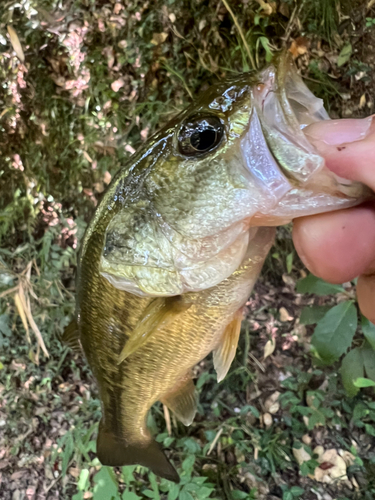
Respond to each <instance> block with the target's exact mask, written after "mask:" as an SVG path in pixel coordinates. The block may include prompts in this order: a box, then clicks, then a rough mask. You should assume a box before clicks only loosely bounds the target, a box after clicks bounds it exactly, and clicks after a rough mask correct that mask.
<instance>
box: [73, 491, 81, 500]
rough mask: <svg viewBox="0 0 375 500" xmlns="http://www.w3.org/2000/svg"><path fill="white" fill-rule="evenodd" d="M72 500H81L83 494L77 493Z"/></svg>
mask: <svg viewBox="0 0 375 500" xmlns="http://www.w3.org/2000/svg"><path fill="white" fill-rule="evenodd" d="M72 500H83V492H82V491H79V492H78V493H76V494H75V495H73V496H72Z"/></svg>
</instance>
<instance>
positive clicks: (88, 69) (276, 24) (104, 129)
mask: <svg viewBox="0 0 375 500" xmlns="http://www.w3.org/2000/svg"><path fill="white" fill-rule="evenodd" d="M339 4H340V5H339ZM117 5H120V6H121V5H122V4H117ZM126 6H127V8H126V10H124V9H121V8H120V7H115V5H114V4H112V3H110V2H108V3H107V2H105V1H104V0H103V1H100V2H92V1H86V0H76V1H75V2H73V3H71V4H70V5H69V6H68V5H67V4H66V5H65V4H61V3H60V2H57V1H54V0H45V1H36V0H31V1H30V2H24V3H22V2H21V3H17V4H16V2H14V1H13V0H9V1H7V2H4V3H3V4H2V5H1V6H0V83H1V85H0V104H1V106H0V145H1V156H0V189H1V193H2V196H1V198H0V240H1V245H0V246H1V248H0V349H1V350H0V394H1V400H2V401H1V402H0V425H2V426H3V427H2V428H4V433H1V435H0V470H1V471H4V475H3V482H2V483H1V484H0V495H1V497H2V498H4V499H5V500H7V499H8V498H9V499H10V498H17V495H19V496H20V497H21V495H23V494H24V493H25V491H26V489H27V488H28V487H31V488H34V487H35V492H36V493H37V494H38V495H39V496H40V498H51V499H52V498H56V496H57V495H58V494H59V495H60V497H62V498H73V499H74V500H80V499H83V498H93V499H94V500H100V499H101V498H102V499H103V498H105V500H110V496H112V497H113V498H114V499H116V500H117V499H118V498H121V499H124V500H136V499H137V498H141V499H145V498H154V499H159V498H160V499H164V498H167V499H168V500H174V499H176V498H179V499H182V500H191V499H201V498H202V499H203V498H211V499H212V498H218V499H229V500H231V499H233V500H236V499H242V498H243V499H249V500H250V499H256V498H258V499H261V498H268V497H269V496H270V495H273V496H274V497H275V496H276V497H277V498H283V499H285V500H292V499H293V498H306V500H307V499H310V498H311V495H312V494H313V493H311V492H312V491H317V492H318V493H319V492H321V491H322V490H321V485H320V484H319V483H317V482H316V481H314V479H312V478H311V477H309V474H310V475H313V474H314V470H315V466H316V463H317V462H316V460H317V457H316V456H315V455H314V454H313V445H314V446H315V445H317V444H322V445H324V447H325V448H326V449H327V448H335V449H342V450H344V451H347V452H349V453H350V454H351V456H353V457H354V458H353V463H352V464H351V465H350V466H349V467H348V478H349V479H350V480H352V478H354V479H355V480H356V482H357V484H358V488H355V487H352V488H351V489H350V488H349V486H348V484H346V483H344V484H342V483H340V484H339V483H334V484H332V485H328V486H327V487H326V488H327V489H328V491H329V492H330V493H331V494H332V496H333V497H334V498H340V499H341V500H344V498H358V499H362V498H368V499H370V498H373V497H374V495H375V485H374V479H373V478H374V477H375V457H374V454H373V451H372V449H373V447H372V444H373V439H374V435H375V408H374V403H373V395H372V392H371V390H364V391H362V392H360V393H359V394H358V395H356V396H355V398H348V397H347V396H346V395H345V393H344V390H343V388H342V385H341V381H340V378H339V377H337V375H336V373H337V370H338V365H337V364H336V365H334V366H333V367H332V368H324V369H322V368H319V369H318V368H316V366H314V364H313V362H312V357H311V355H310V354H309V353H308V352H306V351H307V347H306V346H308V345H309V344H308V342H307V340H306V338H305V337H306V334H307V338H308V337H309V334H310V333H312V327H311V326H310V325H307V326H306V327H305V326H304V325H301V322H300V321H299V320H300V316H301V311H302V308H303V306H306V305H310V303H311V300H313V299H312V298H311V297H312V296H308V297H307V298H306V297H302V298H301V297H299V298H298V300H297V299H296V291H295V286H296V281H297V280H298V279H299V278H300V277H301V274H302V275H303V272H304V271H303V269H302V265H301V263H300V261H299V260H298V257H297V256H296V253H295V251H294V249H293V246H292V242H291V234H290V229H289V228H282V229H281V230H280V231H279V233H278V239H277V242H276V246H275V247H274V249H273V250H272V252H271V254H270V256H269V257H268V260H267V263H266V266H265V269H264V273H263V278H262V279H261V280H260V282H259V283H258V285H257V288H256V290H255V292H254V294H253V295H252V297H251V300H250V301H249V305H248V310H249V314H248V320H247V321H246V322H244V326H243V329H244V331H243V335H242V337H241V342H240V346H239V350H238V353H237V356H236V359H235V362H234V364H233V366H232V368H231V371H230V373H229V375H228V377H227V378H226V380H225V381H224V382H223V383H222V384H219V385H218V384H217V383H216V378H215V375H214V374H213V372H212V363H211V361H210V360H206V361H204V362H202V363H201V364H200V365H199V366H198V367H196V378H197V380H196V384H197V388H198V390H199V392H200V406H199V412H198V416H197V418H196V420H195V422H194V424H193V425H192V426H191V427H189V428H185V427H184V426H182V425H181V424H178V423H177V422H175V421H174V419H173V418H172V420H171V424H170V426H169V425H167V423H166V420H165V415H164V412H163V408H162V407H161V406H160V405H156V406H155V407H154V408H153V409H152V412H151V414H150V418H149V426H150V428H151V429H152V430H153V431H154V433H155V434H156V435H157V440H158V441H159V442H160V443H162V444H163V446H164V447H165V448H167V450H168V453H169V454H170V456H171V458H172V460H173V461H174V463H175V464H176V466H177V468H178V469H179V472H180V473H181V477H182V481H181V485H179V486H172V485H171V484H169V483H168V482H167V481H164V480H159V479H158V478H156V477H155V476H153V475H152V474H149V473H148V472H147V471H146V470H144V469H142V468H140V467H133V468H128V467H124V468H121V469H114V470H112V469H110V468H105V467H101V466H100V464H99V462H98V460H97V459H96V458H95V453H94V452H95V438H96V432H97V423H98V421H99V418H100V406H99V401H98V399H97V392H96V388H95V384H94V381H93V379H92V375H91V372H90V370H89V369H88V367H87V365H86V363H85V361H84V360H83V359H82V358H80V357H79V356H77V355H75V354H73V353H71V352H70V351H69V350H68V349H66V348H65V347H63V346H62V345H61V343H60V340H59V338H60V336H61V334H62V332H63V329H64V327H65V326H66V325H67V324H68V323H69V321H70V319H71V316H72V314H73V310H74V292H75V281H74V280H75V272H76V263H77V249H78V248H79V241H80V239H81V237H82V234H83V232H84V229H85V227H86V224H87V222H88V220H89V218H90V217H91V215H92V213H93V211H94V209H95V206H96V204H97V202H98V200H99V199H100V196H101V193H102V192H103V190H104V189H105V186H106V185H107V183H108V181H109V178H110V176H111V175H113V174H114V173H115V172H116V171H117V170H118V169H119V168H120V165H121V164H123V162H124V161H126V160H127V159H128V158H129V157H130V154H131V152H132V150H133V149H136V148H137V147H138V146H139V145H140V144H141V143H142V142H143V141H144V140H145V139H146V137H147V136H149V135H150V134H151V133H152V132H153V131H155V130H156V129H157V128H158V127H160V126H161V125H163V124H164V123H166V122H167V121H168V119H169V118H171V117H172V116H173V115H175V114H176V113H177V112H178V111H179V110H181V109H182V108H183V107H184V106H185V105H186V104H187V103H188V102H190V101H191V99H192V98H194V96H195V95H196V93H197V92H199V91H204V90H205V88H207V86H208V85H209V84H211V83H213V82H215V81H217V80H218V79H221V78H223V77H225V76H226V75H229V74H232V73H240V72H242V71H248V70H251V69H253V68H254V67H261V66H262V65H263V64H264V63H265V62H266V60H268V59H269V58H270V56H271V55H272V53H273V52H275V51H276V50H277V49H279V48H281V47H282V46H284V45H285V44H287V45H288V44H289V45H290V43H291V42H292V41H293V40H296V39H298V37H300V36H303V37H305V38H306V43H305V42H303V43H302V46H306V52H305V53H304V54H302V55H301V57H299V59H298V61H297V63H298V65H299V66H300V68H301V70H302V73H303V75H304V76H305V77H306V82H307V84H308V85H309V86H311V88H312V90H313V91H314V92H315V93H317V94H318V95H319V96H320V97H322V98H323V99H324V100H325V102H326V104H327V105H328V104H329V109H330V112H331V113H332V114H333V115H335V114H336V115H343V114H346V113H349V112H351V113H352V115H353V116H358V115H359V114H362V115H363V114H367V113H369V112H371V110H372V109H371V108H370V106H367V107H366V108H365V109H359V108H358V106H357V107H355V105H354V104H353V103H356V102H359V97H360V96H361V95H362V94H363V93H365V94H366V92H367V94H368V93H369V89H370V85H371V67H370V63H369V60H368V58H367V56H366V52H365V47H362V46H358V44H357V52H356V53H355V54H354V53H353V56H352V57H351V58H350V60H349V61H348V62H347V63H346V64H345V65H343V66H342V67H338V66H337V64H336V63H335V60H337V57H338V54H339V53H340V51H341V50H342V47H343V46H344V44H347V43H353V45H354V43H355V34H353V33H351V32H350V31H348V30H346V31H340V35H337V29H336V28H338V27H339V25H340V19H341V18H340V16H339V15H338V14H336V13H337V12H338V10H337V7H338V6H340V9H341V11H342V12H343V13H344V14H345V13H347V12H348V11H347V10H345V9H348V8H349V7H348V6H347V5H346V4H344V3H342V2H341V3H338V2H335V1H333V0H325V1H314V2H303V1H300V0H298V2H294V1H292V0H291V1H283V2H278V3H273V2H269V3H268V7H267V5H266V4H263V3H262V2H255V1H254V2H239V1H231V2H229V0H228V1H226V2H224V3H217V2H213V1H208V2H194V3H192V2H185V1H183V0H175V1H171V0H170V1H169V2H158V1H155V2H153V3H150V4H149V5H148V4H145V3H144V2H137V1H134V2H127V3H126ZM66 9H69V10H66ZM114 9H120V10H115V11H114ZM270 9H271V10H270ZM374 15H375V13H374V12H372V11H370V12H367V13H366V17H367V18H368V19H370V18H371V19H372V18H373V17H374ZM366 17H365V15H364V16H363V19H362V20H360V21H359V24H358V26H357V29H358V30H362V31H361V33H363V36H364V37H365V36H370V35H371V30H372V26H373V23H370V22H369V21H368V20H367V21H366ZM10 22H11V23H12V25H13V26H14V28H15V29H16V31H17V32H18V35H19V38H20V41H21V44H22V46H23V49H24V52H25V54H26V63H25V67H23V66H22V65H20V64H19V62H18V60H17V59H16V58H15V57H14V56H13V55H12V52H11V49H10V45H9V41H8V39H7V36H6V30H5V26H6V24H8V23H10ZM370 24H371V25H370ZM286 35H287V36H286ZM161 40H162V41H161ZM304 43H305V45H304ZM364 45H365V44H364ZM320 50H323V52H324V54H325V56H324V57H322V56H321V54H320V52H319V51H320ZM335 58H336V59H335ZM77 61H78V63H77ZM327 61H328V62H327ZM330 61H333V62H330ZM327 65H328V66H327ZM327 68H328V69H327ZM88 74H89V75H90V78H88ZM358 74H360V75H361V78H359V79H358V80H357V75H358ZM353 81H355V82H356V85H355V88H354V87H353V85H352V83H353ZM114 82H116V85H114ZM82 87H83V88H82ZM348 93H349V94H350V96H351V99H346V100H344V99H343V96H344V97H345V96H347V95H348ZM368 102H369V104H371V102H370V101H368ZM20 286H21V287H22V290H23V291H24V295H25V300H26V299H27V297H28V300H29V306H28V305H27V303H26V306H25V307H24V308H22V307H21V308H19V307H17V300H15V297H16V293H18V294H19V293H20ZM297 297H298V296H297ZM314 300H315V301H317V302H318V305H324V304H325V303H324V304H321V303H320V302H321V301H322V300H323V299H322V298H321V297H318V298H315V299H314ZM324 300H326V299H324ZM327 300H328V299H327ZM296 301H297V302H296ZM319 301H320V302H319ZM26 302H27V300H26ZM327 303H329V304H330V305H334V304H335V303H336V299H335V298H331V299H330V301H328V302H327ZM281 308H286V309H287V311H288V313H289V315H291V317H292V319H291V320H290V321H287V322H283V321H281V320H280V310H281ZM27 312H29V313H30V314H31V316H32V319H33V320H34V321H35V324H36V325H37V327H38V328H39V329H40V331H41V334H42V336H43V339H44V342H45V344H46V348H47V350H48V353H49V357H48V358H47V357H46V356H44V355H43V353H42V352H41V349H40V346H38V342H37V339H36V337H35V330H34V329H33V327H32V322H30V318H29V319H28V317H27V315H26V313H27ZM23 314H24V315H25V317H24V318H22V315H23ZM25 326H26V327H27V329H28V331H29V334H28V335H29V338H28V336H27V332H26V330H25ZM275 329H276V330H275ZM275 331H276V332H277V335H276V333H275ZM291 332H292V333H291ZM306 332H307V333H306ZM273 335H276V339H277V340H276V350H275V352H274V354H273V356H271V357H269V358H267V359H266V360H262V359H263V355H264V347H265V344H266V342H267V341H268V340H270V338H272V336H273ZM36 363H39V364H36ZM276 391H278V392H280V393H281V395H280V399H279V408H278V410H277V411H276V412H275V413H272V414H271V418H272V424H271V425H266V423H265V418H264V415H265V414H266V413H268V412H267V411H266V401H267V398H269V397H270V396H272V395H273V394H275V392H276ZM311 401H315V402H316V403H315V404H314V405H311V404H310V405H309V404H308V402H311ZM304 417H305V418H304ZM306 419H307V420H306ZM3 422H4V423H5V424H4V425H3ZM306 422H307V423H306ZM313 424H314V425H313ZM306 434H308V435H309V436H310V438H311V439H312V444H311V445H306V444H305V443H304V441H303V439H304V436H306ZM353 442H354V443H355V445H354V444H353ZM301 443H303V446H304V447H306V450H305V451H306V453H309V454H310V456H311V458H310V459H309V460H307V461H305V462H304V463H302V464H299V463H298V462H297V460H296V458H295V456H294V452H293V450H294V449H295V447H298V446H300V444H301ZM12 478H13V479H12ZM350 484H352V485H353V484H354V483H353V482H352V483H350ZM16 491H19V493H16ZM315 496H316V495H314V497H315Z"/></svg>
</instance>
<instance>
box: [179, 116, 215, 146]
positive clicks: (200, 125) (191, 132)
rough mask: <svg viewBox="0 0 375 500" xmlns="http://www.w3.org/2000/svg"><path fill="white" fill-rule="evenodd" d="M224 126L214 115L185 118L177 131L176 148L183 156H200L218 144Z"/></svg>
mask: <svg viewBox="0 0 375 500" xmlns="http://www.w3.org/2000/svg"><path fill="white" fill-rule="evenodd" d="M223 135H224V126H223V124H222V122H221V120H220V118H219V117H217V116H215V115H210V114H207V115H195V116H191V117H189V118H187V119H186V120H185V122H184V123H183V125H182V127H181V128H180V131H179V133H178V149H179V152H180V153H181V154H183V155H184V156H200V155H203V154H204V153H207V152H208V151H212V150H213V149H214V148H216V146H218V145H219V143H220V142H221V139H222V137H223Z"/></svg>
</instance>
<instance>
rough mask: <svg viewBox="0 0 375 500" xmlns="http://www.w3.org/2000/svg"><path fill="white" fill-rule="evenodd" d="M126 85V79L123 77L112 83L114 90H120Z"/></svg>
mask: <svg viewBox="0 0 375 500" xmlns="http://www.w3.org/2000/svg"><path fill="white" fill-rule="evenodd" d="M124 85H125V82H124V80H123V79H122V78H119V79H118V80H115V81H114V82H112V83H111V89H112V90H113V92H118V91H119V90H120V89H121V87H123V86H124Z"/></svg>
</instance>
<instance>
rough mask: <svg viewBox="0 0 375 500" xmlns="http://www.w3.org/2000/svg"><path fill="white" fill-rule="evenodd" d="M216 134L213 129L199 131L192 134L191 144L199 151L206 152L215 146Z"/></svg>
mask: <svg viewBox="0 0 375 500" xmlns="http://www.w3.org/2000/svg"><path fill="white" fill-rule="evenodd" d="M215 141H216V132H215V130H214V129H213V128H206V129H204V130H197V131H195V132H193V133H192V134H191V137H190V144H191V145H192V146H193V148H194V149H197V150H198V151H206V149H209V148H210V147H212V146H213V145H214V144H215Z"/></svg>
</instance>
